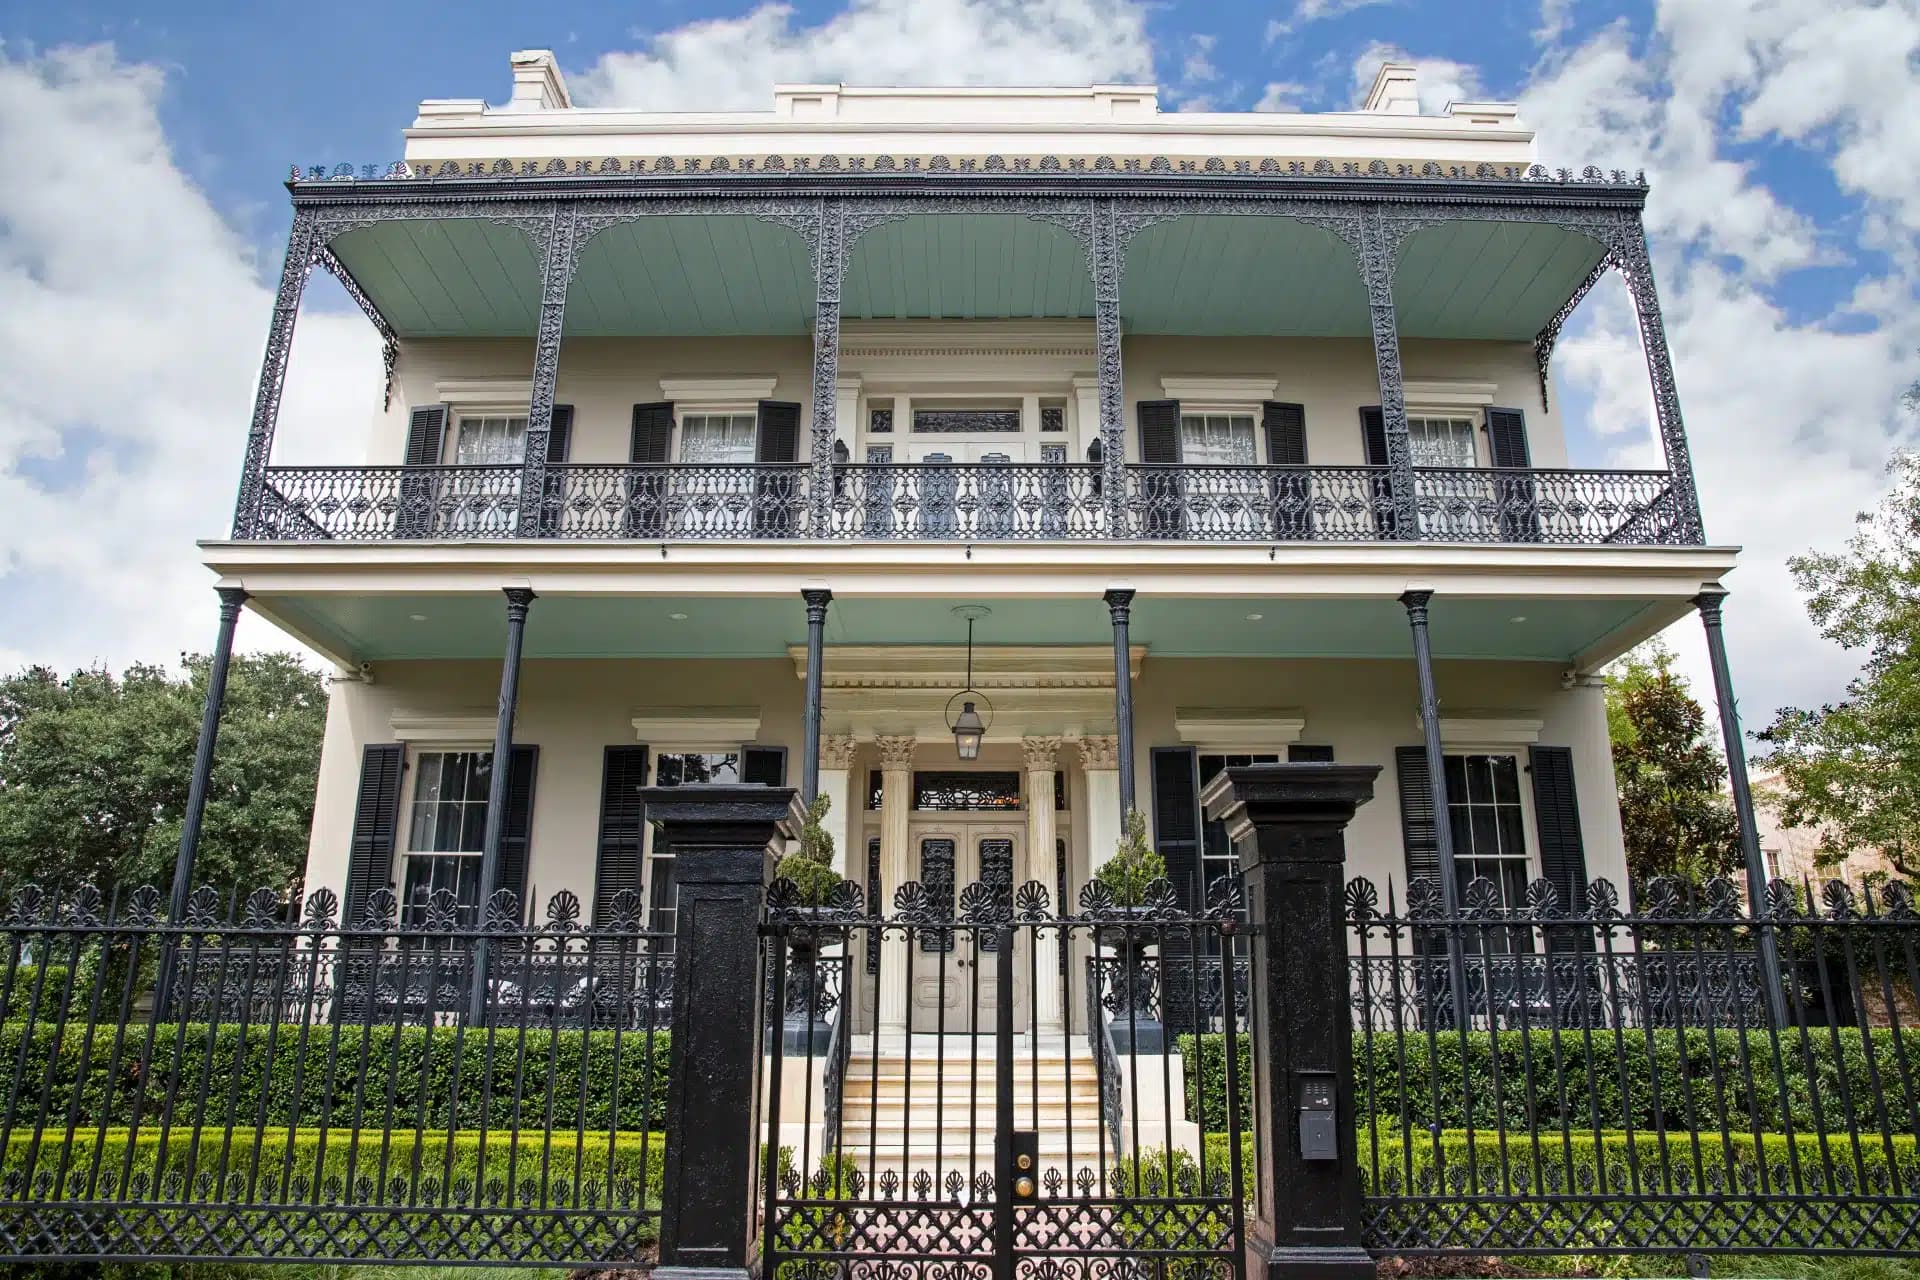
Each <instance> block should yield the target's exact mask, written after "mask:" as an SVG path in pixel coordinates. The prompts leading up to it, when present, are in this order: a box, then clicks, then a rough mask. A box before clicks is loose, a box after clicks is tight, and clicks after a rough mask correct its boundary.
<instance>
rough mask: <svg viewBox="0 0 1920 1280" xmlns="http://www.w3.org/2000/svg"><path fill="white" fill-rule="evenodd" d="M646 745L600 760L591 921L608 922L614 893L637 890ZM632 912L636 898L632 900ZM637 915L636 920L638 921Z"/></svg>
mask: <svg viewBox="0 0 1920 1280" xmlns="http://www.w3.org/2000/svg"><path fill="white" fill-rule="evenodd" d="M646 785H647V749H646V748H645V747H608V748H607V749H606V752H605V753H604V754H603V756H602V757H601V762H600V840H599V843H598V844H597V845H596V846H595V849H594V856H593V922H594V923H595V924H605V923H606V922H607V920H608V919H609V918H610V913H611V911H612V906H613V899H614V895H615V894H618V893H620V892H621V891H623V890H627V889H631V890H632V891H633V892H634V893H635V894H638V893H639V892H640V859H641V856H642V855H643V853H644V852H645V850H646V839H647V806H646V804H645V803H644V802H643V801H642V800H641V799H640V789H641V788H642V787H644V786H646ZM634 902H635V910H636V913H637V911H638V904H639V899H638V898H637V897H636V898H635V899H634ZM637 918H638V917H637V914H636V919H637Z"/></svg>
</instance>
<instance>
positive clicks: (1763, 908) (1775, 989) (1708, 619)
mask: <svg viewBox="0 0 1920 1280" xmlns="http://www.w3.org/2000/svg"><path fill="white" fill-rule="evenodd" d="M1726 598H1727V590H1726V588H1725V587H1720V586H1713V587H1708V588H1707V589H1706V590H1704V591H1702V592H1701V593H1700V594H1699V595H1697V596H1695V597H1694V598H1693V603H1694V607H1695V608H1697V609H1699V610H1700V623H1701V625H1702V626H1703V627H1704V628H1705V629H1706V633H1707V662H1708V665H1710V666H1711V667H1712V668H1713V696H1714V700H1715V702H1716V703H1717V704H1718V705H1719V709H1720V738H1721V741H1722V742H1724V743H1725V744H1726V750H1727V786H1728V788H1729V789H1730V790H1731V791H1732V792H1733V816H1734V818H1735V819H1736V820H1738V822H1739V824H1740V853H1741V856H1742V857H1743V858H1744V859H1745V861H1746V864H1747V911H1748V914H1750V915H1751V916H1753V917H1754V918H1755V919H1759V918H1761V917H1763V916H1765V915H1766V914H1767V867H1766V863H1765V862H1764V861H1762V859H1761V856H1760V830H1759V828H1758V827H1757V826H1756V825H1755V824H1754V820H1753V788H1752V786H1751V785H1750V784H1749V783H1748V781H1747V748H1746V744H1745V743H1744V742H1743V741H1742V740H1741V737H1740V708H1739V707H1738V706H1737V705H1736V704H1735V702H1734V697H1733V672H1732V669H1731V668H1729V667H1728V666H1727V639H1726V634H1725V631H1724V630H1723V628H1722V627H1721V619H1720V605H1721V602H1722V601H1724V600H1725V599H1726ZM1760 967H1761V970H1762V978H1763V981H1764V989H1765V991H1766V996H1767V1016H1768V1017H1770V1018H1772V1019H1773V1025H1774V1026H1776V1027H1778V1026H1782V1025H1784V1019H1785V1014H1786V1007H1787V1005H1786V995H1785V993H1784V992H1783V991H1782V990H1781V988H1780V949H1779V946H1778V943H1777V940H1776V939H1775V938H1774V935H1773V930H1772V929H1771V928H1762V929H1761V930H1760Z"/></svg>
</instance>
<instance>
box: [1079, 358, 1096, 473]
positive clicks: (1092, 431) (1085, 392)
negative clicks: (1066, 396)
mask: <svg viewBox="0 0 1920 1280" xmlns="http://www.w3.org/2000/svg"><path fill="white" fill-rule="evenodd" d="M1073 425H1074V436H1073V441H1074V444H1075V445H1077V446H1078V448H1077V449H1076V451H1075V452H1074V454H1073V460H1074V461H1075V462H1085V461H1086V460H1087V446H1088V445H1090V444H1092V443H1093V442H1094V441H1095V440H1098V439H1099V438H1100V379H1098V378H1096V377H1093V376H1091V375H1088V376H1085V377H1079V378H1075V379H1074V380H1073Z"/></svg>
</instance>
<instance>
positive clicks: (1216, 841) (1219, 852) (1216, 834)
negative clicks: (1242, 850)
mask: <svg viewBox="0 0 1920 1280" xmlns="http://www.w3.org/2000/svg"><path fill="white" fill-rule="evenodd" d="M1284 758H1285V757H1283V756H1281V755H1279V754H1277V753H1275V752H1271V751H1267V752H1254V753H1252V754H1242V755H1213V754H1210V753H1205V752H1203V753H1202V754H1201V756H1200V789H1201V790H1202V791H1205V790H1206V789H1207V788H1208V787H1209V786H1210V785H1212V783H1213V780H1214V779H1215V778H1217V777H1219V776H1220V775H1221V774H1222V773H1223V772H1225V771H1226V770H1228V769H1237V768H1239V767H1240V766H1241V765H1247V764H1279V763H1280V761H1281V760H1282V759H1284ZM1238 865H1239V864H1238V863H1237V862H1236V861H1235V860H1234V856H1233V842H1232V841H1231V840H1229V839H1227V824H1226V823H1224V822H1215V821H1213V820H1211V819H1206V820H1204V821H1203V822H1202V825H1201V827H1200V889H1199V893H1198V895H1197V896H1196V897H1195V899H1194V901H1195V903H1196V904H1199V903H1204V902H1205V901H1206V895H1207V887H1208V886H1209V885H1211V884H1212V883H1213V882H1214V881H1215V880H1218V879H1219V878H1220V877H1221V876H1224V875H1231V874H1232V873H1233V871H1234V869H1235V867H1236V866H1238Z"/></svg>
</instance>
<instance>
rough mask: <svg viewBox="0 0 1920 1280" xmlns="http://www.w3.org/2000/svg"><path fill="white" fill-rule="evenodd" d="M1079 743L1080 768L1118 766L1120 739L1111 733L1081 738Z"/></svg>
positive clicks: (1111, 767) (1109, 767)
mask: <svg viewBox="0 0 1920 1280" xmlns="http://www.w3.org/2000/svg"><path fill="white" fill-rule="evenodd" d="M1079 745H1080V765H1081V767H1082V768H1086V769H1117V768H1119V767H1120V739H1119V738H1117V737H1115V736H1113V735H1112V734H1099V735H1096V736H1094V737H1091V738H1082V739H1080V744H1079Z"/></svg>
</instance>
